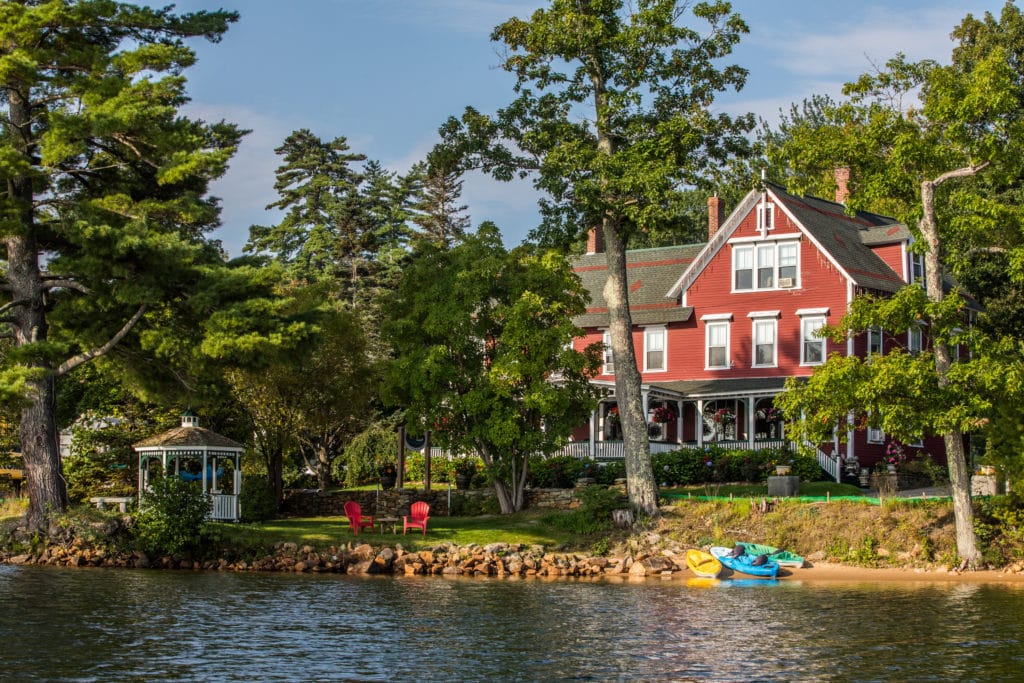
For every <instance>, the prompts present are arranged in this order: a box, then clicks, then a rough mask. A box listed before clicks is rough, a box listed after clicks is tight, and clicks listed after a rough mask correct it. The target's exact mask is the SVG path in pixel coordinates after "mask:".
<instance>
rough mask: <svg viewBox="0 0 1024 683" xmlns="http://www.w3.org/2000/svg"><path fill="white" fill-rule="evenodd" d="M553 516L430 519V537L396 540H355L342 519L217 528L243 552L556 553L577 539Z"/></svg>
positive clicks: (414, 534) (376, 536)
mask: <svg viewBox="0 0 1024 683" xmlns="http://www.w3.org/2000/svg"><path fill="white" fill-rule="evenodd" d="M548 514H551V513H550V512H538V511H525V512H520V513H517V514H514V515H483V516H479V517H431V518H430V521H429V523H428V524H427V534H426V536H424V535H423V534H422V533H421V532H420V531H419V530H415V531H414V530H411V529H410V531H409V533H408V534H407V535H403V534H402V526H401V522H399V524H398V534H397V535H394V534H393V533H392V526H391V525H386V526H385V529H384V532H383V533H381V532H380V531H379V530H378V529H375V530H373V531H369V530H364V531H363V532H362V533H361V534H359V536H355V535H354V534H353V533H352V531H351V530H350V529H349V527H348V521H347V520H346V519H345V518H344V517H300V518H289V519H275V520H271V521H268V522H265V523H262V524H220V523H218V524H215V525H214V526H215V528H216V529H217V530H219V532H220V533H221V535H222V537H223V538H224V540H225V541H227V542H229V543H230V542H237V543H238V544H240V545H245V546H264V547H270V546H273V545H274V544H275V543H278V542H281V541H291V542H293V543H298V544H300V545H302V544H309V545H312V546H321V547H322V546H329V545H335V546H338V545H347V544H349V543H353V544H356V543H362V542H365V543H370V544H372V545H382V544H388V545H393V544H395V543H401V544H402V547H404V548H405V549H407V550H414V551H415V550H420V549H422V548H428V547H433V546H436V545H438V544H439V543H445V542H450V543H455V544H456V545H460V546H464V545H469V544H471V543H477V544H480V545H486V544H488V543H502V542H504V543H523V544H526V545H533V544H537V545H543V546H545V547H549V548H551V547H557V546H562V545H564V544H567V543H572V542H574V541H579V540H580V539H579V537H578V536H576V535H574V534H571V533H569V532H566V531H562V530H560V529H557V528H554V527H552V526H551V525H549V524H545V523H544V522H543V518H544V517H545V516H546V515H548Z"/></svg>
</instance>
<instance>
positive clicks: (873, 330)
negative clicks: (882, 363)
mask: <svg viewBox="0 0 1024 683" xmlns="http://www.w3.org/2000/svg"><path fill="white" fill-rule="evenodd" d="M875 335H877V336H878V355H879V356H884V355H885V330H883V329H882V328H881V327H877V326H875V325H871V326H870V327H868V330H867V338H866V339H865V340H864V342H865V344H866V346H865V347H864V355H865V356H867V357H871V356H873V355H874V352H872V351H871V339H872V337H874V336H875Z"/></svg>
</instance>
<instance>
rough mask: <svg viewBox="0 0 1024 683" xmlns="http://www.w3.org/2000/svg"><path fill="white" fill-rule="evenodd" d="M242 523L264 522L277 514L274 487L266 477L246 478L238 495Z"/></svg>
mask: <svg viewBox="0 0 1024 683" xmlns="http://www.w3.org/2000/svg"><path fill="white" fill-rule="evenodd" d="M239 502H240V504H241V507H242V521H243V522H264V521H266V520H268V519H273V518H274V516H275V515H276V514H277V501H276V500H275V499H274V487H272V486H271V485H270V480H269V479H267V478H266V477H257V476H252V477H246V478H245V479H244V480H243V481H242V492H241V493H240V494H239Z"/></svg>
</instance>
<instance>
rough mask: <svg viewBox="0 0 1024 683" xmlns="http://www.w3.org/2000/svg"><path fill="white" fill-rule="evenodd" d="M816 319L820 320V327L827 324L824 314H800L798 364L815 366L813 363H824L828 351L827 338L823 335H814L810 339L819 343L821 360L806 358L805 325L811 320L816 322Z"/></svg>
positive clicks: (806, 339) (806, 340)
mask: <svg viewBox="0 0 1024 683" xmlns="http://www.w3.org/2000/svg"><path fill="white" fill-rule="evenodd" d="M826 310H827V309H826ZM818 321H820V322H821V327H823V326H825V325H826V324H827V321H826V320H825V316H824V315H803V316H800V365H804V366H815V365H824V364H825V357H826V354H827V353H828V340H827V339H825V338H824V337H814V339H813V340H811V341H816V342H820V343H821V360H817V361H809V360H807V354H806V353H805V351H806V348H807V346H806V345H807V342H808V337H807V327H806V326H807V325H808V324H810V323H811V322H818ZM819 329H820V327H819Z"/></svg>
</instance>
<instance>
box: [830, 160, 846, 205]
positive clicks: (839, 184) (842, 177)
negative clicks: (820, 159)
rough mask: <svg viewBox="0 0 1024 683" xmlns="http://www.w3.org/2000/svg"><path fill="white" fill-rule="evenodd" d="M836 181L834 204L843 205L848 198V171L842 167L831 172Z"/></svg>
mask: <svg viewBox="0 0 1024 683" xmlns="http://www.w3.org/2000/svg"><path fill="white" fill-rule="evenodd" d="M832 175H833V176H834V177H835V179H836V203H837V204H845V203H846V200H847V198H849V196H850V169H849V167H848V166H842V167H840V168H837V169H835V170H834V171H832Z"/></svg>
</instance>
